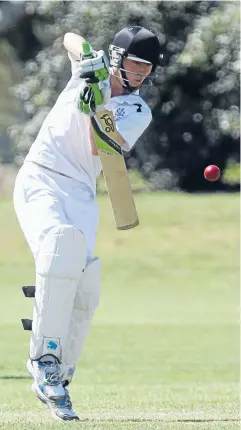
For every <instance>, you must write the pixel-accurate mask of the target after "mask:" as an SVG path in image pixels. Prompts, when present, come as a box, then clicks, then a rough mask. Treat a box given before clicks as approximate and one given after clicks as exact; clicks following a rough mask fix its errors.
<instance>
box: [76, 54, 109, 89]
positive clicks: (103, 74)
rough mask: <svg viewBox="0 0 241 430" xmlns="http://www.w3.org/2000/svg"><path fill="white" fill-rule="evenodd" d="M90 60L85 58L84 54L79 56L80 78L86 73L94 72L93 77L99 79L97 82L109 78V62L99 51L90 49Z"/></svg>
mask: <svg viewBox="0 0 241 430" xmlns="http://www.w3.org/2000/svg"><path fill="white" fill-rule="evenodd" d="M91 55H92V56H93V57H92V58H86V57H85V56H84V54H82V55H81V62H80V68H79V72H80V77H81V75H82V74H85V73H88V72H94V74H95V77H96V78H98V79H99V82H101V81H103V80H105V79H107V78H108V76H109V60H108V58H107V56H106V54H105V53H104V51H103V50H102V49H101V50H100V51H94V50H93V49H92V51H91Z"/></svg>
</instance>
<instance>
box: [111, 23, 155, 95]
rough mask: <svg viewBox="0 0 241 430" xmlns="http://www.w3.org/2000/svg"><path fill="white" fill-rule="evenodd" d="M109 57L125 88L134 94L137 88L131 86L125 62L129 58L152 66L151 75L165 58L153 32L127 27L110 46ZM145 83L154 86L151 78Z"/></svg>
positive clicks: (116, 36) (138, 27)
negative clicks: (118, 71) (116, 68)
mask: <svg viewBox="0 0 241 430" xmlns="http://www.w3.org/2000/svg"><path fill="white" fill-rule="evenodd" d="M109 56H110V65H111V66H114V67H118V69H119V70H120V72H121V76H122V80H123V88H124V89H127V91H128V92H133V91H134V90H136V88H135V89H134V88H132V87H131V86H130V83H129V81H128V79H127V77H126V72H128V70H126V69H125V68H124V66H123V60H124V59H125V58H129V59H130V60H135V61H138V62H140V63H146V64H149V65H152V70H151V73H153V72H154V71H155V69H156V66H158V65H159V64H160V62H161V58H162V57H163V56H162V54H161V45H160V42H159V40H158V38H157V36H156V35H155V34H154V33H153V32H152V31H151V30H148V29H146V28H144V27H140V26H132V27H125V28H123V29H122V30H121V31H119V32H118V33H117V34H116V35H115V38H114V40H113V42H112V44H111V45H110V46H109ZM145 81H146V82H148V84H147V85H148V86H151V85H152V82H151V80H150V79H149V78H147V79H146V80H145ZM145 81H144V82H145Z"/></svg>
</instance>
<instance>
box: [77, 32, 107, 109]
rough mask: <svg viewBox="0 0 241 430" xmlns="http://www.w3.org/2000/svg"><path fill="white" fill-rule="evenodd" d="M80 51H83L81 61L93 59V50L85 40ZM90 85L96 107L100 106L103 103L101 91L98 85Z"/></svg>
mask: <svg viewBox="0 0 241 430" xmlns="http://www.w3.org/2000/svg"><path fill="white" fill-rule="evenodd" d="M82 49H83V59H88V58H93V49H92V47H91V45H90V43H89V42H88V41H87V40H85V41H84V42H83V44H82ZM90 85H91V88H92V90H93V93H94V96H95V103H96V105H97V106H98V105H101V104H102V103H103V99H102V94H101V91H100V89H99V85H98V84H90Z"/></svg>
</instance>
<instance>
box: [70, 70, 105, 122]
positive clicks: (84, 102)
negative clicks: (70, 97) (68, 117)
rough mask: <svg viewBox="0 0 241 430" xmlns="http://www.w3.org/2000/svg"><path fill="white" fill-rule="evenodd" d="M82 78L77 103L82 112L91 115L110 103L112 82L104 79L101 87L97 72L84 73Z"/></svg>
mask: <svg viewBox="0 0 241 430" xmlns="http://www.w3.org/2000/svg"><path fill="white" fill-rule="evenodd" d="M81 79H82V82H81V84H80V86H79V91H78V94H77V98H76V104H77V107H78V109H79V110H80V111H81V112H83V113H84V114H85V115H88V116H90V117H91V116H93V115H95V113H96V112H97V111H100V110H103V109H104V105H106V104H108V102H109V99H110V96H111V89H110V83H109V80H105V82H104V81H102V82H101V87H102V88H101V89H100V88H99V79H98V78H97V77H96V72H87V73H83V74H82V75H81Z"/></svg>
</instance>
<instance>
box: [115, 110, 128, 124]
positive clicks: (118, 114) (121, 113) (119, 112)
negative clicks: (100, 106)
mask: <svg viewBox="0 0 241 430" xmlns="http://www.w3.org/2000/svg"><path fill="white" fill-rule="evenodd" d="M125 114H126V111H125V109H124V108H123V107H119V108H117V109H116V111H115V120H116V121H118V120H119V119H120V118H123V116H125Z"/></svg>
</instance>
